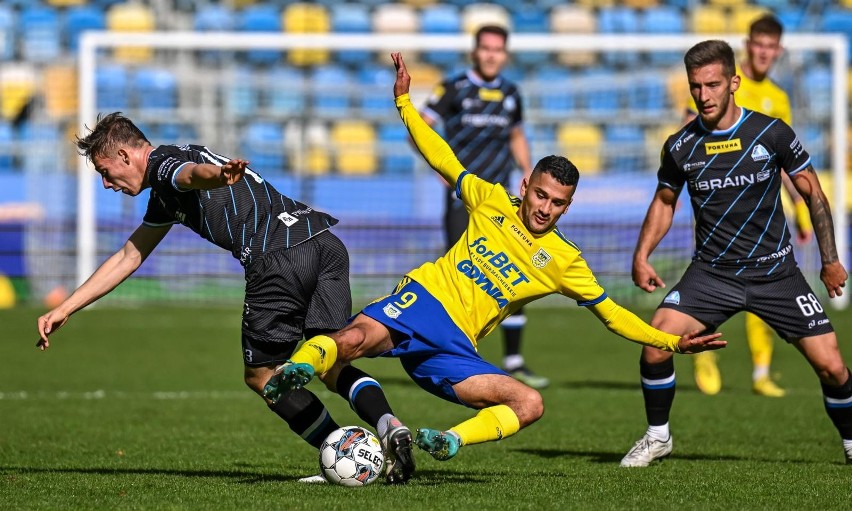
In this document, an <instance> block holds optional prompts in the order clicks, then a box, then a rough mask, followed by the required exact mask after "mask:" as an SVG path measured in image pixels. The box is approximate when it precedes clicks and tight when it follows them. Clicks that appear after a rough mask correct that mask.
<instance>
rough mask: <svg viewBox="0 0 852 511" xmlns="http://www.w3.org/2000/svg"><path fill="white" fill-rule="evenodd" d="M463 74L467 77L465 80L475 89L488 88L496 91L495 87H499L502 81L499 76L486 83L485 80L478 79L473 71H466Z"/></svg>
mask: <svg viewBox="0 0 852 511" xmlns="http://www.w3.org/2000/svg"><path fill="white" fill-rule="evenodd" d="M465 74H466V75H467V79H468V80H470V81H471V83H473V84H474V85H476V86H477V87H488V88H489V89H496V88H497V87H500V81H501V80H502V78H501V77H500V75H497V76H496V77H495V78H494V79H493V80H491V81H490V82H486V81H485V80H483V79H482V78H480V77H479V76H478V75H477V74H476V73H474V72H473V69H468V70H467V72H466V73H465Z"/></svg>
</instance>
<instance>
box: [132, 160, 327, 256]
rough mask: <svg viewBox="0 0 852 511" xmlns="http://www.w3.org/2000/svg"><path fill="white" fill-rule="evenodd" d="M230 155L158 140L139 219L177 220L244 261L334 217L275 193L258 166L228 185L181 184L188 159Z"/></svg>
mask: <svg viewBox="0 0 852 511" xmlns="http://www.w3.org/2000/svg"><path fill="white" fill-rule="evenodd" d="M228 160H229V158H227V157H225V156H221V155H219V154H216V153H214V152H212V151H210V150H209V149H208V148H206V147H204V146H199V145H182V146H177V145H161V146H159V147H157V148H156V149H154V150H153V151H151V154H150V155H149V156H148V167H147V169H146V172H147V176H148V184H149V185H150V186H151V195H150V198H149V200H148V209H147V211H146V212H145V216H144V218H143V223H144V224H145V225H149V226H160V225H170V224H175V223H181V224H183V225H185V226H187V227H189V228H190V229H192V230H193V231H195V232H196V233H198V234H199V235H200V236H201V237H202V238H204V239H206V240H208V241H211V242H212V243H214V244H216V245H218V246H220V247H222V248H224V249H225V250H228V251H230V252H231V253H232V254H233V256H234V257H235V258H237V259H239V260H240V263H242V265H243V266H248V265H249V264H250V263H251V262H252V260H253V259H255V258H257V257H258V256H260V255H262V254H264V253H265V252H269V251H273V250H280V249H285V248H289V247H292V246H295V245H298V244H299V243H301V242H303V241H305V240H307V239H309V238H311V237H313V236H316V235H317V234H319V233H321V232H322V231H325V230H326V229H328V228H329V227H331V226H332V225H334V224H336V223H337V219H335V218H333V217H331V216H330V215H328V214H326V213H323V212H321V211H316V210H314V209H312V208H311V207H309V206H307V205H305V204H303V203H301V202H298V201H295V200H293V199H291V198H289V197H287V196H285V195H282V194H281V193H279V192H278V191H277V190H276V189H275V188H274V187H273V186H272V185H271V184H269V183H268V182H266V180H265V179H263V178H262V177H261V176H260V175H258V174H257V172H255V171H253V170H251V169H246V172H245V175H244V176H243V178H242V179H240V180H239V181H238V182H237V183H235V184H233V185H231V186H223V187H221V188H215V189H213V190H182V189H180V188H179V187H178V185H177V181H176V179H177V175H178V174H179V173H180V171H181V169H182V168H183V167H184V166H185V165H187V164H189V163H210V164H213V165H222V164H224V163H227V162H228Z"/></svg>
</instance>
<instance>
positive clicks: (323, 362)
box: [290, 335, 337, 374]
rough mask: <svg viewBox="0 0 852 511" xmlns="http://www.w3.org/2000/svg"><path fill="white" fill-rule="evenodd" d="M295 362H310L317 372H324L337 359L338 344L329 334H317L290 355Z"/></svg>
mask: <svg viewBox="0 0 852 511" xmlns="http://www.w3.org/2000/svg"><path fill="white" fill-rule="evenodd" d="M290 360H292V361H293V362H297V363H301V364H310V365H311V366H312V367H313V368H314V372H316V374H324V373H326V372H328V370H329V369H331V366H333V365H334V362H335V361H336V360H337V344H335V342H334V339H332V338H331V337H329V336H327V335H317V336H316V337H312V338H311V339H310V340H308V341H305V344H302V347H301V348H299V349H298V350H296V353H293V356H292V357H290Z"/></svg>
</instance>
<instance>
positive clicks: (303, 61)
mask: <svg viewBox="0 0 852 511" xmlns="http://www.w3.org/2000/svg"><path fill="white" fill-rule="evenodd" d="M281 26H282V27H283V28H284V31H285V32H289V33H293V34H307V33H310V34H313V33H328V32H329V31H330V30H331V18H330V17H329V15H328V11H327V10H326V9H325V7H323V6H322V5H318V4H309V3H295V4H290V5H288V6H287V8H286V9H284V12H282V13H281ZM328 56H329V52H328V50H318V49H310V50H308V49H304V50H298V49H297V50H291V51H289V52H288V53H287V60H288V61H289V62H290V63H291V64H293V65H296V66H315V65H319V64H325V63H326V62H328Z"/></svg>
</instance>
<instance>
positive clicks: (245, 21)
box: [237, 5, 281, 65]
mask: <svg viewBox="0 0 852 511" xmlns="http://www.w3.org/2000/svg"><path fill="white" fill-rule="evenodd" d="M237 30H242V31H244V32H276V33H280V32H281V13H280V12H279V11H278V10H277V9H275V8H274V7H272V6H268V5H252V6H249V7H246V8H245V10H243V12H242V15H240V17H239V18H238V20H237ZM246 58H247V59H248V61H249V62H251V63H253V64H259V65H265V64H274V63H275V62H278V60H279V59H280V58H281V52H280V51H276V50H249V51H247V52H246Z"/></svg>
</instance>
